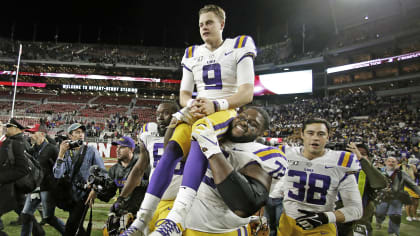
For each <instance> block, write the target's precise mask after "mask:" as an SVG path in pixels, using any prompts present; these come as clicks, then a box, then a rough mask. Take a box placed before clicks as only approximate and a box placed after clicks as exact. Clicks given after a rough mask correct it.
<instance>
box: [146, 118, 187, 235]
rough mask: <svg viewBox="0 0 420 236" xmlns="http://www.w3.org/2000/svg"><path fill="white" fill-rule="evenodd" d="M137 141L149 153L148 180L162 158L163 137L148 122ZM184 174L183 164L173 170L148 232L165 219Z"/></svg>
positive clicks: (154, 126)
mask: <svg viewBox="0 0 420 236" xmlns="http://www.w3.org/2000/svg"><path fill="white" fill-rule="evenodd" d="M139 139H140V140H141V141H142V142H143V144H144V146H145V147H146V149H147V152H148V153H149V159H150V167H151V172H150V178H151V176H152V175H153V173H154V170H155V168H156V166H157V164H158V162H159V160H160V158H161V157H162V154H163V151H164V148H163V139H164V137H160V136H159V135H158V132H157V125H156V123H154V122H149V123H147V124H145V125H144V126H143V127H142V131H141V134H140V135H139ZM183 172H184V162H179V163H178V164H177V166H176V168H175V170H174V175H173V178H172V181H171V183H170V184H169V186H168V188H167V189H166V191H165V193H164V194H163V196H162V200H161V201H160V203H159V205H158V207H157V209H156V211H155V213H154V215H153V218H152V220H151V221H150V223H149V230H150V232H151V231H153V230H154V228H155V223H156V222H157V221H158V220H160V219H165V218H166V216H167V215H168V213H169V211H170V209H171V208H172V205H173V203H174V200H175V198H176V195H177V193H178V190H179V186H180V185H181V181H182V173H183Z"/></svg>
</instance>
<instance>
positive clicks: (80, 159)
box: [71, 145, 87, 183]
mask: <svg viewBox="0 0 420 236" xmlns="http://www.w3.org/2000/svg"><path fill="white" fill-rule="evenodd" d="M82 148H83V150H82V154H81V155H80V156H79V157H78V158H77V161H76V164H74V168H73V173H72V175H71V183H73V180H74V177H75V175H76V174H77V173H79V170H80V167H81V166H82V163H83V159H84V158H85V155H86V152H87V146H85V145H83V146H82Z"/></svg>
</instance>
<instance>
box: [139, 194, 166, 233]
mask: <svg viewBox="0 0 420 236" xmlns="http://www.w3.org/2000/svg"><path fill="white" fill-rule="evenodd" d="M159 202H160V198H158V197H156V196H153V195H152V194H149V193H146V195H145V196H144V199H143V202H142V203H141V206H140V209H139V210H138V211H137V217H136V219H135V220H134V222H133V223H132V225H133V226H135V227H136V228H137V229H139V230H140V231H143V230H144V229H145V228H146V227H147V225H148V224H149V222H150V220H151V219H152V217H153V214H154V213H155V210H156V208H157V206H158V205H159Z"/></svg>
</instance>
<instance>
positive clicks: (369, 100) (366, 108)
mask: <svg viewBox="0 0 420 236" xmlns="http://www.w3.org/2000/svg"><path fill="white" fill-rule="evenodd" d="M266 109H267V111H268V112H269V114H270V115H271V130H270V132H269V133H268V134H267V135H268V136H271V137H282V138H284V141H285V142H286V143H288V144H290V145H292V146H294V145H299V144H300V139H299V134H300V133H299V132H300V128H301V124H302V122H303V119H304V118H307V117H308V116H312V117H324V118H326V119H327V120H329V121H330V122H331V124H332V134H331V138H330V143H331V145H334V144H337V145H339V144H343V143H348V142H350V141H355V142H364V143H366V144H369V148H370V151H371V152H372V153H373V154H374V155H375V156H377V157H381V158H385V157H387V156H389V155H394V156H396V157H397V158H409V157H410V155H411V154H412V153H413V148H414V147H418V145H419V141H420V122H419V118H420V104H419V103H418V102H415V101H414V102H413V101H412V98H411V97H410V96H400V97H378V96H376V95H375V94H374V93H369V92H365V93H362V92H358V93H350V94H346V95H335V96H330V97H324V98H318V99H305V100H296V101H295V102H294V103H290V104H284V105H272V106H269V107H266Z"/></svg>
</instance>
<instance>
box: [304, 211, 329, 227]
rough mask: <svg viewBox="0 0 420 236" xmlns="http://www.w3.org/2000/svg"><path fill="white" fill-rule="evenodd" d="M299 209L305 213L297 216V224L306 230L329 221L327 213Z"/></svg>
mask: <svg viewBox="0 0 420 236" xmlns="http://www.w3.org/2000/svg"><path fill="white" fill-rule="evenodd" d="M298 211H299V212H300V213H303V214H305V215H304V216H301V217H298V218H296V225H298V226H299V227H301V228H302V229H304V230H308V229H314V228H316V227H318V226H320V225H323V224H328V223H329V222H328V217H327V215H326V214H324V213H322V212H320V213H316V212H311V211H305V210H300V209H298Z"/></svg>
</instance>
